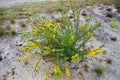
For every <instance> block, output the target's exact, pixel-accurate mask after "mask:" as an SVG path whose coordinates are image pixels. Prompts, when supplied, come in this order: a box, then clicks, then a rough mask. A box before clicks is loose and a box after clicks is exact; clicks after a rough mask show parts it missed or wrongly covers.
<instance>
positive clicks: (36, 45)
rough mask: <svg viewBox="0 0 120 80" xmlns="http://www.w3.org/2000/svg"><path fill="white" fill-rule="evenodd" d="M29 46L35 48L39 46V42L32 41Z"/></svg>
mask: <svg viewBox="0 0 120 80" xmlns="http://www.w3.org/2000/svg"><path fill="white" fill-rule="evenodd" d="M29 47H34V48H36V49H37V48H39V44H36V43H31V44H29Z"/></svg>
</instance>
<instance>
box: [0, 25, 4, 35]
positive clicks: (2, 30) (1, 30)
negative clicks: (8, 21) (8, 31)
mask: <svg viewBox="0 0 120 80" xmlns="http://www.w3.org/2000/svg"><path fill="white" fill-rule="evenodd" d="M4 32H5V31H4V28H3V27H0V36H3V34H4Z"/></svg>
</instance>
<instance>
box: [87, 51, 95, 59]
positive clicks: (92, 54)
mask: <svg viewBox="0 0 120 80" xmlns="http://www.w3.org/2000/svg"><path fill="white" fill-rule="evenodd" d="M88 56H91V57H94V56H96V52H95V51H93V50H92V51H90V52H89V53H88Z"/></svg>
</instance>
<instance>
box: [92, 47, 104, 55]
mask: <svg viewBox="0 0 120 80" xmlns="http://www.w3.org/2000/svg"><path fill="white" fill-rule="evenodd" d="M94 50H95V51H96V52H97V53H98V54H104V52H105V51H103V50H102V49H100V48H95V49H94Z"/></svg>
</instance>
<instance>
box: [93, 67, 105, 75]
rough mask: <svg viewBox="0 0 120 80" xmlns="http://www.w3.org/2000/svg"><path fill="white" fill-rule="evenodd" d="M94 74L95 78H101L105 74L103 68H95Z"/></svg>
mask: <svg viewBox="0 0 120 80" xmlns="http://www.w3.org/2000/svg"><path fill="white" fill-rule="evenodd" d="M95 72H96V74H97V76H101V75H103V73H104V72H105V68H104V67H103V66H95Z"/></svg>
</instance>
